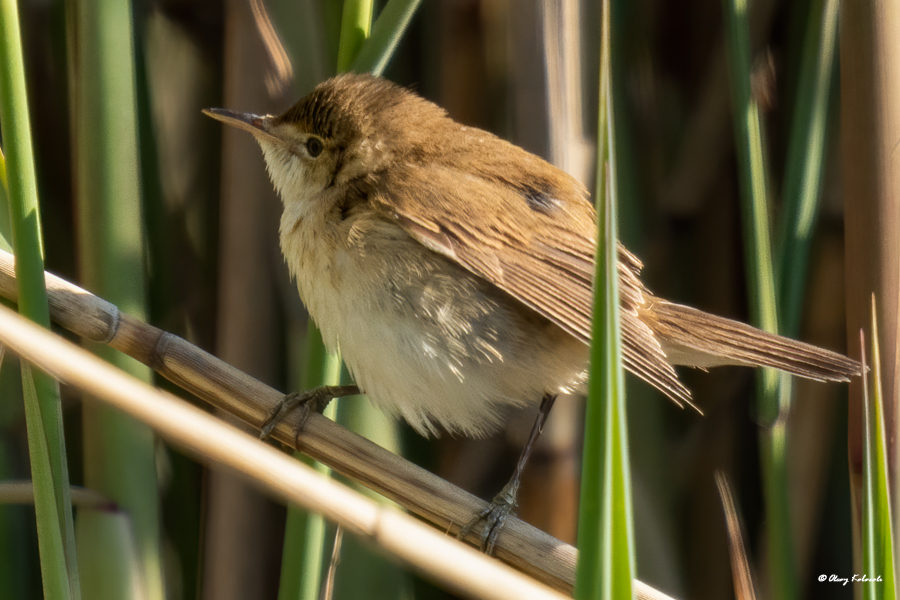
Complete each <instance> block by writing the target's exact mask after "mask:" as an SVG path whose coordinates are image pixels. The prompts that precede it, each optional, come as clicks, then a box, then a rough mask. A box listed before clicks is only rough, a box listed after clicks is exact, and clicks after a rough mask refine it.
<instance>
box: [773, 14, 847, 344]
mask: <svg viewBox="0 0 900 600" xmlns="http://www.w3.org/2000/svg"><path fill="white" fill-rule="evenodd" d="M838 13H839V11H838V0H815V1H814V2H812V3H811V5H810V10H809V18H808V23H809V25H808V29H807V32H806V36H805V39H804V44H803V56H802V57H801V63H800V71H799V74H800V81H799V84H798V94H797V104H796V106H795V107H794V112H793V118H792V126H791V135H790V138H789V142H788V154H787V167H786V169H785V177H784V190H783V193H782V197H783V200H784V207H783V208H782V217H781V220H780V223H779V226H780V228H779V236H778V240H777V244H778V246H777V248H778V251H777V252H776V257H777V260H778V263H777V266H778V272H777V274H776V281H777V282H778V286H779V306H778V308H779V325H780V326H781V331H782V332H783V333H784V334H785V335H789V336H794V335H796V334H797V331H798V330H799V328H800V315H801V311H802V307H803V298H804V292H805V287H806V275H807V273H806V272H807V266H808V257H809V247H810V243H811V242H812V233H813V228H814V226H815V223H816V218H817V216H818V212H819V198H820V195H821V194H820V191H821V188H822V174H823V164H824V161H825V151H826V149H827V146H828V145H827V143H826V142H827V140H826V137H827V133H828V114H829V98H830V95H831V94H830V89H831V81H832V79H833V76H834V71H835V68H836V67H835V62H834V55H835V48H836V46H837V20H838Z"/></svg>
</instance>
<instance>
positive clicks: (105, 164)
mask: <svg viewBox="0 0 900 600" xmlns="http://www.w3.org/2000/svg"><path fill="white" fill-rule="evenodd" d="M70 9H72V10H74V11H75V13H74V18H73V19H70V20H69V21H70V23H72V24H73V25H74V28H73V29H72V30H71V31H70V34H71V35H74V47H75V48H76V49H77V52H76V57H77V58H76V64H75V76H74V81H72V82H71V84H72V90H73V98H74V99H75V112H74V114H75V119H76V121H75V128H74V129H75V136H74V142H75V148H76V151H75V152H74V153H73V156H74V157H75V160H76V169H77V171H76V172H77V177H76V183H77V188H76V192H77V210H78V217H79V218H78V234H79V235H78V238H79V245H78V250H79V267H80V271H81V274H82V278H83V280H84V282H85V285H86V286H87V287H89V288H90V289H92V290H95V291H96V292H97V293H99V294H102V295H103V296H104V297H105V298H109V299H110V300H111V301H112V302H115V303H116V304H117V305H119V306H122V307H123V308H125V310H127V311H128V312H129V313H131V314H137V315H141V316H142V318H145V315H146V287H145V283H144V281H145V279H144V276H145V273H144V262H145V258H144V249H145V242H144V232H143V219H142V198H141V171H140V158H139V152H140V145H139V144H140V138H139V136H138V132H137V127H138V121H137V92H136V84H135V80H136V73H135V59H134V55H135V49H134V31H133V25H132V23H133V16H132V12H131V5H130V4H129V3H123V2H119V1H118V0H98V1H95V2H77V3H71V4H70ZM95 351H96V352H97V353H98V355H100V356H101V357H103V358H104V359H106V360H107V361H109V362H111V363H114V364H116V365H117V366H119V367H120V368H122V369H124V370H126V371H128V372H129V373H131V374H132V375H134V376H135V377H138V378H140V379H141V380H143V381H150V370H149V369H147V368H146V367H145V366H144V365H141V364H139V363H137V362H136V361H134V360H133V359H131V358H130V357H127V356H124V355H123V354H121V353H118V352H115V351H112V350H111V349H109V348H106V347H102V346H98V347H97V348H96V349H95ZM83 414H84V423H83V427H84V432H85V433H84V446H85V448H84V452H85V464H84V477H85V483H86V484H87V486H88V487H91V488H93V489H96V490H98V491H100V492H102V493H103V494H105V495H107V496H109V497H110V498H112V499H113V500H115V501H116V503H118V504H119V505H120V506H122V507H123V509H124V510H126V511H127V512H128V513H129V515H130V518H131V522H132V523H133V526H134V536H133V538H125V537H121V536H117V537H114V538H110V540H111V541H116V542H122V543H125V542H128V541H131V540H134V541H136V543H137V544H138V547H137V548H136V549H134V548H120V549H119V551H120V552H121V553H122V554H123V555H129V554H134V555H135V556H137V557H138V562H137V563H121V562H117V563H108V564H107V568H108V569H109V570H110V571H111V570H112V569H114V568H116V567H120V568H138V569H139V570H140V574H124V573H120V574H116V575H115V577H116V578H117V579H119V580H121V581H130V580H134V581H141V582H142V585H143V589H142V593H144V594H146V597H147V598H148V599H149V600H161V599H162V598H164V597H165V590H164V583H163V575H162V556H161V540H160V523H159V514H160V508H159V491H158V485H157V479H156V455H155V447H154V445H155V439H154V435H153V432H152V431H151V430H150V429H149V428H147V427H146V426H145V425H143V424H140V423H137V422H135V421H133V420H131V419H129V418H127V417H125V416H124V415H122V414H121V413H119V412H118V411H112V410H109V409H108V408H106V407H102V406H98V405H93V404H88V405H85V409H84V413H83ZM93 522H94V523H98V524H99V523H100V521H98V520H94V521H93ZM79 532H81V533H84V534H85V538H84V539H85V540H90V539H93V540H96V539H99V537H97V536H95V535H92V534H89V533H88V532H87V528H84V527H79ZM79 552H80V555H82V556H88V555H90V554H92V553H99V554H100V555H101V556H103V555H104V554H105V553H106V552H109V549H108V548H106V547H103V546H102V545H98V546H95V545H92V544H89V543H87V542H85V543H84V544H80V547H79ZM101 560H102V559H101ZM110 571H108V572H106V573H105V574H101V576H100V578H99V579H95V578H92V579H90V580H85V582H84V585H85V595H86V596H90V597H100V596H99V591H100V590H102V589H104V586H105V585H107V581H106V580H107V579H108V578H111V577H113V575H112V573H111V572H110ZM92 573H93V574H94V575H97V572H96V571H92Z"/></svg>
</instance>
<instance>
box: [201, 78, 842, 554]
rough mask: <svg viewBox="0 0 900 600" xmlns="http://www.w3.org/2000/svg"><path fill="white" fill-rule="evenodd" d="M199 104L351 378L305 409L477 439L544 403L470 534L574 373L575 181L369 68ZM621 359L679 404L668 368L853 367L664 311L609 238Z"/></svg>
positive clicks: (808, 373)
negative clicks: (263, 185)
mask: <svg viewBox="0 0 900 600" xmlns="http://www.w3.org/2000/svg"><path fill="white" fill-rule="evenodd" d="M206 114H208V115H209V116H212V117H214V118H216V119H219V120H221V121H223V122H225V123H228V124H229V125H233V126H236V127H239V128H241V129H245V130H247V131H249V132H250V133H252V134H253V136H254V137H255V138H256V140H257V142H258V143H259V145H260V147H261V148H262V150H263V154H264V155H265V160H266V164H267V166H268V170H269V175H270V177H271V178H272V181H273V182H274V184H275V187H276V188H277V190H278V192H279V194H280V196H281V199H282V201H283V204H284V212H283V215H282V218H281V227H280V237H281V248H282V251H283V253H284V257H285V260H286V262H287V264H288V267H289V269H290V271H291V273H292V275H293V276H294V278H295V279H296V280H297V285H298V288H299V291H300V296H301V298H302V299H303V302H304V303H305V305H306V307H307V309H308V310H309V313H310V315H311V316H312V318H313V319H314V320H315V321H316V323H317V325H318V326H319V328H320V329H321V331H322V335H323V337H324V340H325V343H326V345H327V347H328V348H329V349H330V350H333V351H334V350H340V352H341V355H342V357H343V359H344V361H345V363H346V364H347V367H348V369H349V370H350V372H351V373H352V374H353V376H354V378H355V381H356V383H357V384H358V388H357V387H356V386H341V387H332V388H324V389H320V390H314V391H312V392H309V393H303V394H299V395H294V396H292V397H290V400H289V401H288V402H286V403H285V404H284V406H283V407H282V410H281V411H280V412H279V413H278V414H277V415H274V417H273V419H272V420H271V421H270V423H269V425H268V426H267V428H266V429H264V434H267V433H268V431H270V430H271V428H272V427H273V426H274V423H275V422H277V419H278V418H280V415H281V414H283V413H284V412H285V411H286V410H289V409H290V408H291V407H293V406H295V405H296V403H297V402H310V401H311V402H312V405H313V408H319V407H320V406H321V405H322V404H323V403H327V401H328V400H330V399H331V397H332V396H338V395H345V394H350V393H356V392H358V391H360V390H361V391H362V392H364V393H365V394H367V395H368V396H369V398H370V399H371V400H372V402H373V403H374V404H375V405H377V406H379V407H381V408H382V409H384V410H387V411H388V412H391V413H393V414H398V415H401V416H403V418H405V419H406V420H407V421H408V422H409V423H410V424H411V425H412V426H413V427H415V428H416V429H417V430H418V431H420V432H422V433H423V434H429V433H431V434H434V433H437V432H438V431H439V430H441V429H443V430H447V431H450V432H455V433H461V434H465V435H471V436H481V435H485V434H487V433H489V432H491V431H493V430H495V429H496V428H497V427H498V426H500V425H501V424H502V423H503V421H504V418H505V413H506V411H505V410H504V409H506V408H509V407H521V406H526V405H529V404H532V403H537V401H538V400H539V399H542V398H543V402H542V405H541V410H540V415H539V417H538V420H537V422H536V423H535V427H534V430H533V432H532V437H531V440H529V443H528V444H527V445H526V448H525V450H524V451H523V456H522V459H521V460H520V463H519V467H518V468H517V469H516V473H515V474H514V476H513V478H512V479H511V480H510V482H509V484H507V486H506V487H505V488H504V490H503V491H502V492H501V493H500V494H499V495H498V496H497V498H495V500H494V504H493V505H492V509H491V510H490V511H486V513H485V514H483V515H479V517H478V518H476V519H474V520H473V522H472V523H470V524H469V526H468V527H467V528H466V529H468V528H470V527H471V526H473V525H475V524H476V523H477V522H478V521H479V519H481V518H483V519H484V520H485V521H486V524H485V527H484V529H483V544H484V545H485V546H487V547H488V548H490V547H492V546H493V544H494V541H495V539H496V535H497V533H498V532H499V530H500V528H502V525H503V522H504V521H505V519H506V517H507V515H508V514H509V512H510V510H511V509H512V508H513V506H514V505H515V495H516V490H517V489H518V480H519V476H520V475H521V470H522V468H523V467H524V464H525V460H526V459H527V457H528V453H529V452H530V449H531V445H532V443H533V441H534V439H535V438H536V437H537V435H538V433H539V432H540V428H541V426H542V423H543V420H544V418H546V414H547V412H549V410H550V407H551V406H552V404H553V400H554V399H555V397H556V395H557V394H559V393H561V392H570V391H574V390H578V389H580V388H581V387H582V386H583V384H584V381H585V373H586V368H587V364H588V357H589V351H588V346H589V344H590V341H591V318H592V311H593V277H594V254H595V252H596V222H595V213H594V207H593V205H592V204H591V201H590V195H589V194H588V192H587V190H586V189H585V187H584V186H583V185H582V184H581V183H579V182H578V181H576V180H575V179H573V178H572V177H570V176H569V175H568V174H566V173H565V172H563V171H561V170H559V169H557V168H556V167H554V166H553V165H550V164H549V163H547V162H546V161H544V160H542V159H541V158H539V157H537V156H535V155H533V154H530V153H528V152H526V151H525V150H523V149H521V148H519V147H517V146H515V145H513V144H510V143H508V142H506V141H503V140H501V139H500V138H498V137H496V136H494V135H492V134H490V133H487V132H485V131H482V130H480V129H475V128H472V127H466V126H464V125H461V124H459V123H457V122H455V121H453V120H452V119H450V118H449V117H448V116H447V114H446V112H445V111H444V110H443V109H441V108H440V107H438V106H437V105H435V104H433V103H431V102H428V101H427V100H424V99H422V98H420V97H419V96H417V95H415V94H414V93H412V92H410V91H408V90H405V89H403V88H401V87H399V86H396V85H394V84H392V83H390V82H388V81H386V80H384V79H380V78H376V77H373V76H370V75H358V74H346V75H341V76H338V77H335V78H333V79H330V80H328V81H326V82H324V83H322V84H321V85H319V86H318V87H317V88H316V89H315V90H314V91H313V92H312V93H311V94H309V95H308V96H306V97H305V98H303V99H302V100H300V101H299V102H298V103H297V104H296V105H294V106H293V107H292V108H290V109H289V110H288V111H287V112H285V113H284V114H282V115H280V116H257V115H253V114H247V113H237V112H234V111H230V110H224V109H211V110H208V111H206ZM618 251H619V289H620V294H621V328H622V351H623V356H624V363H625V366H626V368H627V369H628V370H630V371H631V372H633V373H634V374H636V375H637V376H638V377H640V378H642V379H644V380H645V381H647V382H648V383H650V384H651V385H653V386H654V387H656V388H657V389H659V390H660V391H661V392H662V393H664V394H665V395H666V396H668V397H669V398H671V399H672V400H674V401H675V402H677V403H679V404H684V403H688V404H689V403H690V402H691V394H690V391H689V390H687V389H686V388H685V387H684V385H682V383H681V382H680V381H679V380H678V375H677V374H676V372H675V369H674V368H673V365H687V366H692V367H702V368H709V367H715V366H719V365H746V366H765V367H774V368H777V369H781V370H783V371H787V372H788V373H792V374H794V375H799V376H801V377H807V378H810V379H815V380H818V381H847V380H848V377H850V376H852V375H858V374H859V373H860V364H859V363H857V362H856V361H854V360H851V359H849V358H846V357H844V356H841V355H840V354H836V353H834V352H830V351H828V350H823V349H821V348H817V347H815V346H812V345H810V344H804V343H802V342H797V341H794V340H790V339H787V338H784V337H781V336H777V335H773V334H770V333H766V332H764V331H760V330H759V329H756V328H754V327H751V326H749V325H745V324H743V323H738V322H735V321H732V320H729V319H725V318H722V317H717V316H714V315H710V314H707V313H705V312H702V311H699V310H696V309H693V308H689V307H687V306H682V305H680V304H674V303H672V302H668V301H666V300H663V299H661V298H657V297H656V296H654V295H653V294H652V293H650V292H649V291H648V290H647V288H646V287H644V285H643V284H642V283H641V281H640V278H639V277H640V272H641V263H640V261H639V260H638V259H637V258H635V257H634V255H632V254H631V253H630V252H628V250H626V249H625V248H624V247H623V246H621V245H619V249H618Z"/></svg>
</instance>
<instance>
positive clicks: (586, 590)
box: [575, 0, 635, 599]
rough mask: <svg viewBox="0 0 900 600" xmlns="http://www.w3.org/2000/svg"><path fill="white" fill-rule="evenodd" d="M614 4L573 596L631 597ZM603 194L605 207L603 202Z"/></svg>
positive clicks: (603, 101) (605, 58)
mask: <svg viewBox="0 0 900 600" xmlns="http://www.w3.org/2000/svg"><path fill="white" fill-rule="evenodd" d="M610 17H611V15H610V2H609V0H606V1H605V2H604V3H603V17H602V25H601V27H602V33H601V60H600V108H599V111H600V112H599V130H598V136H597V188H596V194H595V198H597V199H598V204H600V206H598V210H597V230H598V234H597V244H598V250H597V261H596V265H597V266H596V269H597V270H596V275H595V279H594V281H595V283H594V289H595V292H594V294H595V298H594V330H593V343H592V344H591V372H590V382H589V387H588V398H587V407H586V411H585V433H584V458H583V460H582V479H581V506H580V509H579V519H578V545H579V557H578V565H577V569H576V579H575V597H576V598H579V599H587V598H632V597H633V596H634V592H633V589H632V581H633V579H634V575H635V568H634V532H633V525H632V512H631V511H632V508H631V474H630V471H629V463H628V436H627V434H628V430H627V427H626V425H625V424H626V416H625V415H626V413H625V383H624V372H623V370H622V357H621V350H620V332H619V289H618V252H617V240H618V229H617V227H616V201H617V197H616V194H617V187H616V175H617V173H616V160H615V143H614V140H615V130H614V119H613V116H614V114H615V113H614V111H613V106H612V98H613V96H612V84H613V82H612V70H611V56H610V47H611V44H610V20H611V18H610ZM600 199H602V204H601V203H599V200H600Z"/></svg>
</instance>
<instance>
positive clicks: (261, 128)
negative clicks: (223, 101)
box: [203, 108, 280, 141]
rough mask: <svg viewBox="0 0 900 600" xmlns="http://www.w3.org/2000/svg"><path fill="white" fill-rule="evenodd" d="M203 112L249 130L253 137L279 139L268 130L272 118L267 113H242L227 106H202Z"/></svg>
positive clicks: (218, 119)
mask: <svg viewBox="0 0 900 600" xmlns="http://www.w3.org/2000/svg"><path fill="white" fill-rule="evenodd" d="M203 114H204V115H206V116H208V117H212V118H213V119H216V120H217V121H222V122H223V123H225V124H227V125H231V126H232V127H237V128H238V129H243V130H244V131H249V132H250V133H252V134H253V135H254V136H255V137H267V138H269V139H272V140H274V141H280V140H279V138H278V137H277V136H276V135H274V134H273V133H272V132H271V131H269V124H270V123H271V122H272V119H273V117H271V116H269V115H254V114H253V113H242V112H238V111H236V110H229V109H227V108H204V109H203Z"/></svg>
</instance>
